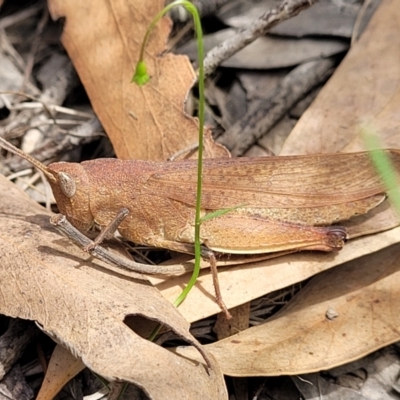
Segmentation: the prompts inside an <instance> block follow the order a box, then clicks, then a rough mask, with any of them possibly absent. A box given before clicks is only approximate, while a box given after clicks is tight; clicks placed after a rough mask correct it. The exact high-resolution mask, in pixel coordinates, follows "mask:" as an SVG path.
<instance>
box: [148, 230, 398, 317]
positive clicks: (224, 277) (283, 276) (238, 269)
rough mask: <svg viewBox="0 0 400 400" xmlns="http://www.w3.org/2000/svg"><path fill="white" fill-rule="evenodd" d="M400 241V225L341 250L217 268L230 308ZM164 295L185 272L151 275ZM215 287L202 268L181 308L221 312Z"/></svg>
mask: <svg viewBox="0 0 400 400" xmlns="http://www.w3.org/2000/svg"><path fill="white" fill-rule="evenodd" d="M399 240H400V227H398V228H395V229H392V230H389V231H386V232H381V233H379V234H376V235H371V236H366V237H363V238H359V239H354V240H351V241H349V242H348V243H347V244H346V245H345V246H344V248H343V249H342V250H341V251H340V252H338V253H329V254H319V253H311V252H303V253H295V254H290V255H287V256H283V257H279V258H274V259H271V260H266V261H258V262H254V263H249V264H246V265H239V266H234V267H230V268H221V269H220V268H218V276H219V282H220V286H221V291H222V296H223V299H224V301H225V304H226V305H227V307H228V308H232V307H235V306H237V305H240V304H243V303H246V302H248V301H250V300H253V299H256V298H258V297H261V296H263V295H265V294H266V293H270V292H272V291H274V290H278V289H281V288H284V287H287V286H289V285H292V284H294V283H297V282H301V281H303V280H305V279H307V278H310V277H311V276H313V275H315V274H317V273H319V272H321V271H324V270H327V269H329V268H332V267H336V266H338V265H340V264H343V263H344V262H347V261H350V260H355V259H357V258H358V257H361V256H364V255H367V254H370V253H372V252H375V251H379V250H381V249H384V248H386V247H388V246H390V245H392V244H395V243H398V242H399ZM149 279H150V280H151V281H152V282H153V283H154V284H156V287H157V288H158V289H160V291H161V293H162V294H163V296H165V297H166V298H167V299H170V300H173V299H175V298H176V296H177V295H178V294H179V292H180V290H181V289H182V288H183V286H184V285H185V284H186V282H187V279H188V277H187V276H186V275H184V276H180V277H174V278H170V279H165V280H162V279H160V278H155V277H150V278H149ZM213 293H214V289H213V284H212V279H211V276H210V275H209V273H208V271H202V272H201V274H200V277H199V279H198V282H197V284H196V286H195V287H194V288H193V289H192V291H191V292H190V295H189V296H188V297H187V299H186V300H185V302H184V303H183V304H182V305H181V306H180V307H179V311H180V312H181V313H182V315H183V316H184V317H185V318H186V319H187V320H188V321H190V322H193V321H197V320H199V319H202V318H206V317H208V316H210V315H213V314H216V313H218V312H219V311H220V309H219V307H218V305H217V304H216V303H215V300H214V295H213Z"/></svg>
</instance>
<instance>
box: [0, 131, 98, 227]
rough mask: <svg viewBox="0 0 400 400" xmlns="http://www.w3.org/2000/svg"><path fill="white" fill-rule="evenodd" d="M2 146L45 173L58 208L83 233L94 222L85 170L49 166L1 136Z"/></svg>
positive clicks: (61, 164)
mask: <svg viewBox="0 0 400 400" xmlns="http://www.w3.org/2000/svg"><path fill="white" fill-rule="evenodd" d="M0 147H2V148H3V149H5V150H8V151H9V152H11V153H13V154H16V155H17V156H19V157H21V158H23V159H25V160H27V161H29V162H30V163H31V164H32V165H33V166H35V167H36V168H37V169H39V170H40V171H42V172H43V173H44V174H45V175H46V178H47V180H48V181H49V183H50V186H51V188H52V190H53V194H54V197H55V199H56V202H57V205H58V208H59V210H60V212H61V213H62V214H64V215H65V216H66V217H67V219H68V221H69V222H71V224H72V225H74V226H75V227H76V228H77V229H79V230H80V231H83V232H84V231H87V230H88V229H89V228H91V226H92V225H93V223H94V219H93V215H92V213H91V212H90V204H89V199H90V182H89V179H88V177H87V174H86V172H85V170H84V168H83V167H82V166H81V165H80V164H76V163H64V162H59V163H53V164H50V165H49V166H48V167H47V166H46V165H44V164H42V163H41V162H40V161H38V160H36V158H34V157H32V156H30V155H29V154H26V153H24V152H23V151H22V150H20V149H18V148H17V147H15V146H13V145H12V144H11V143H8V142H7V141H6V140H4V139H3V138H1V137H0Z"/></svg>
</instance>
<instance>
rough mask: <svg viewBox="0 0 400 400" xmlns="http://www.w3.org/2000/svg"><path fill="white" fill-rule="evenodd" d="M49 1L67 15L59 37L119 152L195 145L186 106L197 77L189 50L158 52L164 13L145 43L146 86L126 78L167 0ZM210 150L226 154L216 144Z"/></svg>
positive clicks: (165, 153)
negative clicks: (176, 52)
mask: <svg viewBox="0 0 400 400" xmlns="http://www.w3.org/2000/svg"><path fill="white" fill-rule="evenodd" d="M48 4H49V9H50V12H51V15H52V17H53V18H60V17H65V18H66V24H65V27H64V32H63V35H62V43H63V45H64V46H65V48H66V50H67V51H68V54H69V56H70V58H71V60H72V62H73V64H74V66H75V68H76V70H77V72H78V74H79V77H80V79H81V81H82V83H83V85H84V86H85V89H86V91H87V93H88V95H89V98H90V101H91V104H92V106H93V108H94V110H95V112H96V114H97V116H98V118H99V119H100V121H101V123H102V125H103V126H104V129H105V130H106V132H107V134H108V136H109V137H110V139H111V142H112V144H113V146H114V149H115V152H116V154H117V156H118V157H119V158H122V159H142V160H154V161H157V160H158V161H160V160H166V159H167V158H169V157H170V156H172V155H173V154H174V153H176V152H177V151H179V150H182V149H185V148H187V147H189V146H191V145H193V144H196V143H198V124H197V121H196V120H195V119H194V118H191V117H189V116H187V115H185V113H184V112H183V107H184V101H185V99H186V96H187V93H188V91H189V90H190V88H191V86H192V85H193V83H194V82H195V79H196V77H195V73H194V71H193V68H192V66H191V64H190V62H189V60H188V58H187V57H186V56H182V55H181V56H176V55H173V54H162V53H163V51H164V50H165V43H166V41H167V38H168V34H169V31H170V26H171V23H170V21H169V19H167V18H164V19H163V20H162V21H160V22H159V23H158V24H157V26H156V28H155V29H154V31H153V33H152V34H151V36H150V40H149V43H148V46H147V47H146V52H145V60H146V63H147V67H148V71H149V74H150V76H151V82H150V83H149V84H147V85H145V86H143V87H139V86H137V85H135V84H132V83H131V82H130V81H131V79H132V75H133V72H134V68H135V64H136V62H137V61H138V59H139V51H140V46H141V43H142V39H143V37H144V35H145V32H146V29H147V28H148V26H149V24H150V22H151V20H152V19H153V18H154V17H155V16H156V14H157V13H158V12H159V11H160V10H161V9H162V8H163V6H164V1H162V0H153V1H148V0H140V1H139V0H130V1H126V0H89V1H85V2H82V1H78V0H67V1H65V0H49V1H48ZM209 146H212V144H209ZM213 151H214V152H215V151H217V152H218V154H219V156H220V157H222V156H226V155H227V152H226V150H224V149H222V148H221V147H219V146H217V148H216V149H214V150H213Z"/></svg>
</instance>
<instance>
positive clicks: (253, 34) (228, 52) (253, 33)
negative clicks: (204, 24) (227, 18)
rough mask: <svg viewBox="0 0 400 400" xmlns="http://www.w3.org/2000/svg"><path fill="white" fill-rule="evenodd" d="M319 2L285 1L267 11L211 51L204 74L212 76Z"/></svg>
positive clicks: (312, 0)
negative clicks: (242, 51) (248, 47)
mask: <svg viewBox="0 0 400 400" xmlns="http://www.w3.org/2000/svg"><path fill="white" fill-rule="evenodd" d="M317 1H318V0H284V1H283V2H282V3H281V4H279V5H278V6H277V7H275V8H273V9H272V10H269V11H267V12H266V13H264V14H263V15H261V16H260V17H259V18H258V19H256V20H255V21H253V23H252V24H250V25H249V26H248V27H246V28H242V29H239V30H238V31H237V33H236V34H235V35H234V36H232V37H231V38H230V39H228V40H226V41H225V42H223V43H221V44H220V45H218V46H216V47H214V48H213V49H212V50H210V51H209V52H208V53H207V55H206V58H205V59H204V73H205V75H206V76H208V75H210V74H211V73H212V72H213V71H214V70H215V69H216V68H217V66H218V65H220V64H221V63H222V62H223V61H225V60H227V59H228V58H229V57H231V56H233V55H234V54H235V53H237V52H238V51H239V50H241V49H243V48H244V47H246V46H247V45H248V44H250V43H252V42H254V41H255V40H256V39H257V38H258V37H259V36H263V35H265V34H266V33H267V32H268V31H269V30H270V29H271V28H273V27H274V26H275V25H278V24H279V23H280V22H283V21H285V20H287V19H289V18H291V17H294V16H295V15H297V14H298V13H299V12H300V11H303V10H305V9H307V8H308V7H310V6H312V5H313V4H314V3H316V2H317Z"/></svg>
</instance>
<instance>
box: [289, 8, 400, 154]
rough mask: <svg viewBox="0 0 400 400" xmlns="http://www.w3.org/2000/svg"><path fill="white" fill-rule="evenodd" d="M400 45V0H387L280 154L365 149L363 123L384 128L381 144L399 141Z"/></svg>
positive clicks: (389, 144)
mask: <svg viewBox="0 0 400 400" xmlns="http://www.w3.org/2000/svg"><path fill="white" fill-rule="evenodd" d="M399 48H400V7H399V3H398V1H397V0H383V1H382V4H381V6H380V7H379V8H378V10H377V11H376V13H375V15H374V16H373V17H372V19H371V21H370V23H369V25H368V27H367V29H366V30H365V32H364V33H363V35H362V36H361V38H360V40H359V41H358V42H356V43H355V44H354V46H353V47H352V48H351V49H350V51H349V53H348V54H347V55H346V57H345V58H344V60H343V61H342V63H341V65H340V66H339V67H338V68H337V70H336V71H335V73H334V75H333V77H332V78H331V79H330V80H329V82H328V83H327V84H326V85H325V86H324V87H323V88H322V90H321V92H320V93H319V95H318V97H317V99H316V100H315V101H314V103H313V104H312V105H311V106H310V108H309V109H308V110H307V111H306V112H305V113H304V114H303V116H302V118H301V119H300V121H299V122H298V124H297V125H296V126H295V128H294V129H293V131H292V132H291V134H290V136H289V138H288V139H287V141H286V143H285V144H284V146H283V148H282V151H281V155H288V154H312V153H331V152H339V151H360V150H365V146H364V144H363V141H362V140H360V138H359V137H358V134H359V133H360V131H361V128H362V125H364V124H366V125H367V126H368V127H369V128H372V129H374V130H375V131H376V132H377V133H378V134H379V138H380V141H381V143H382V147H394V148H396V147H398V144H399V140H398V139H399V138H398V134H399V129H398V127H399V125H400V113H399V112H398V110H399V108H400V80H399V76H400V59H399V52H398V49H399ZM305 135H306V140H305Z"/></svg>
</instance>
